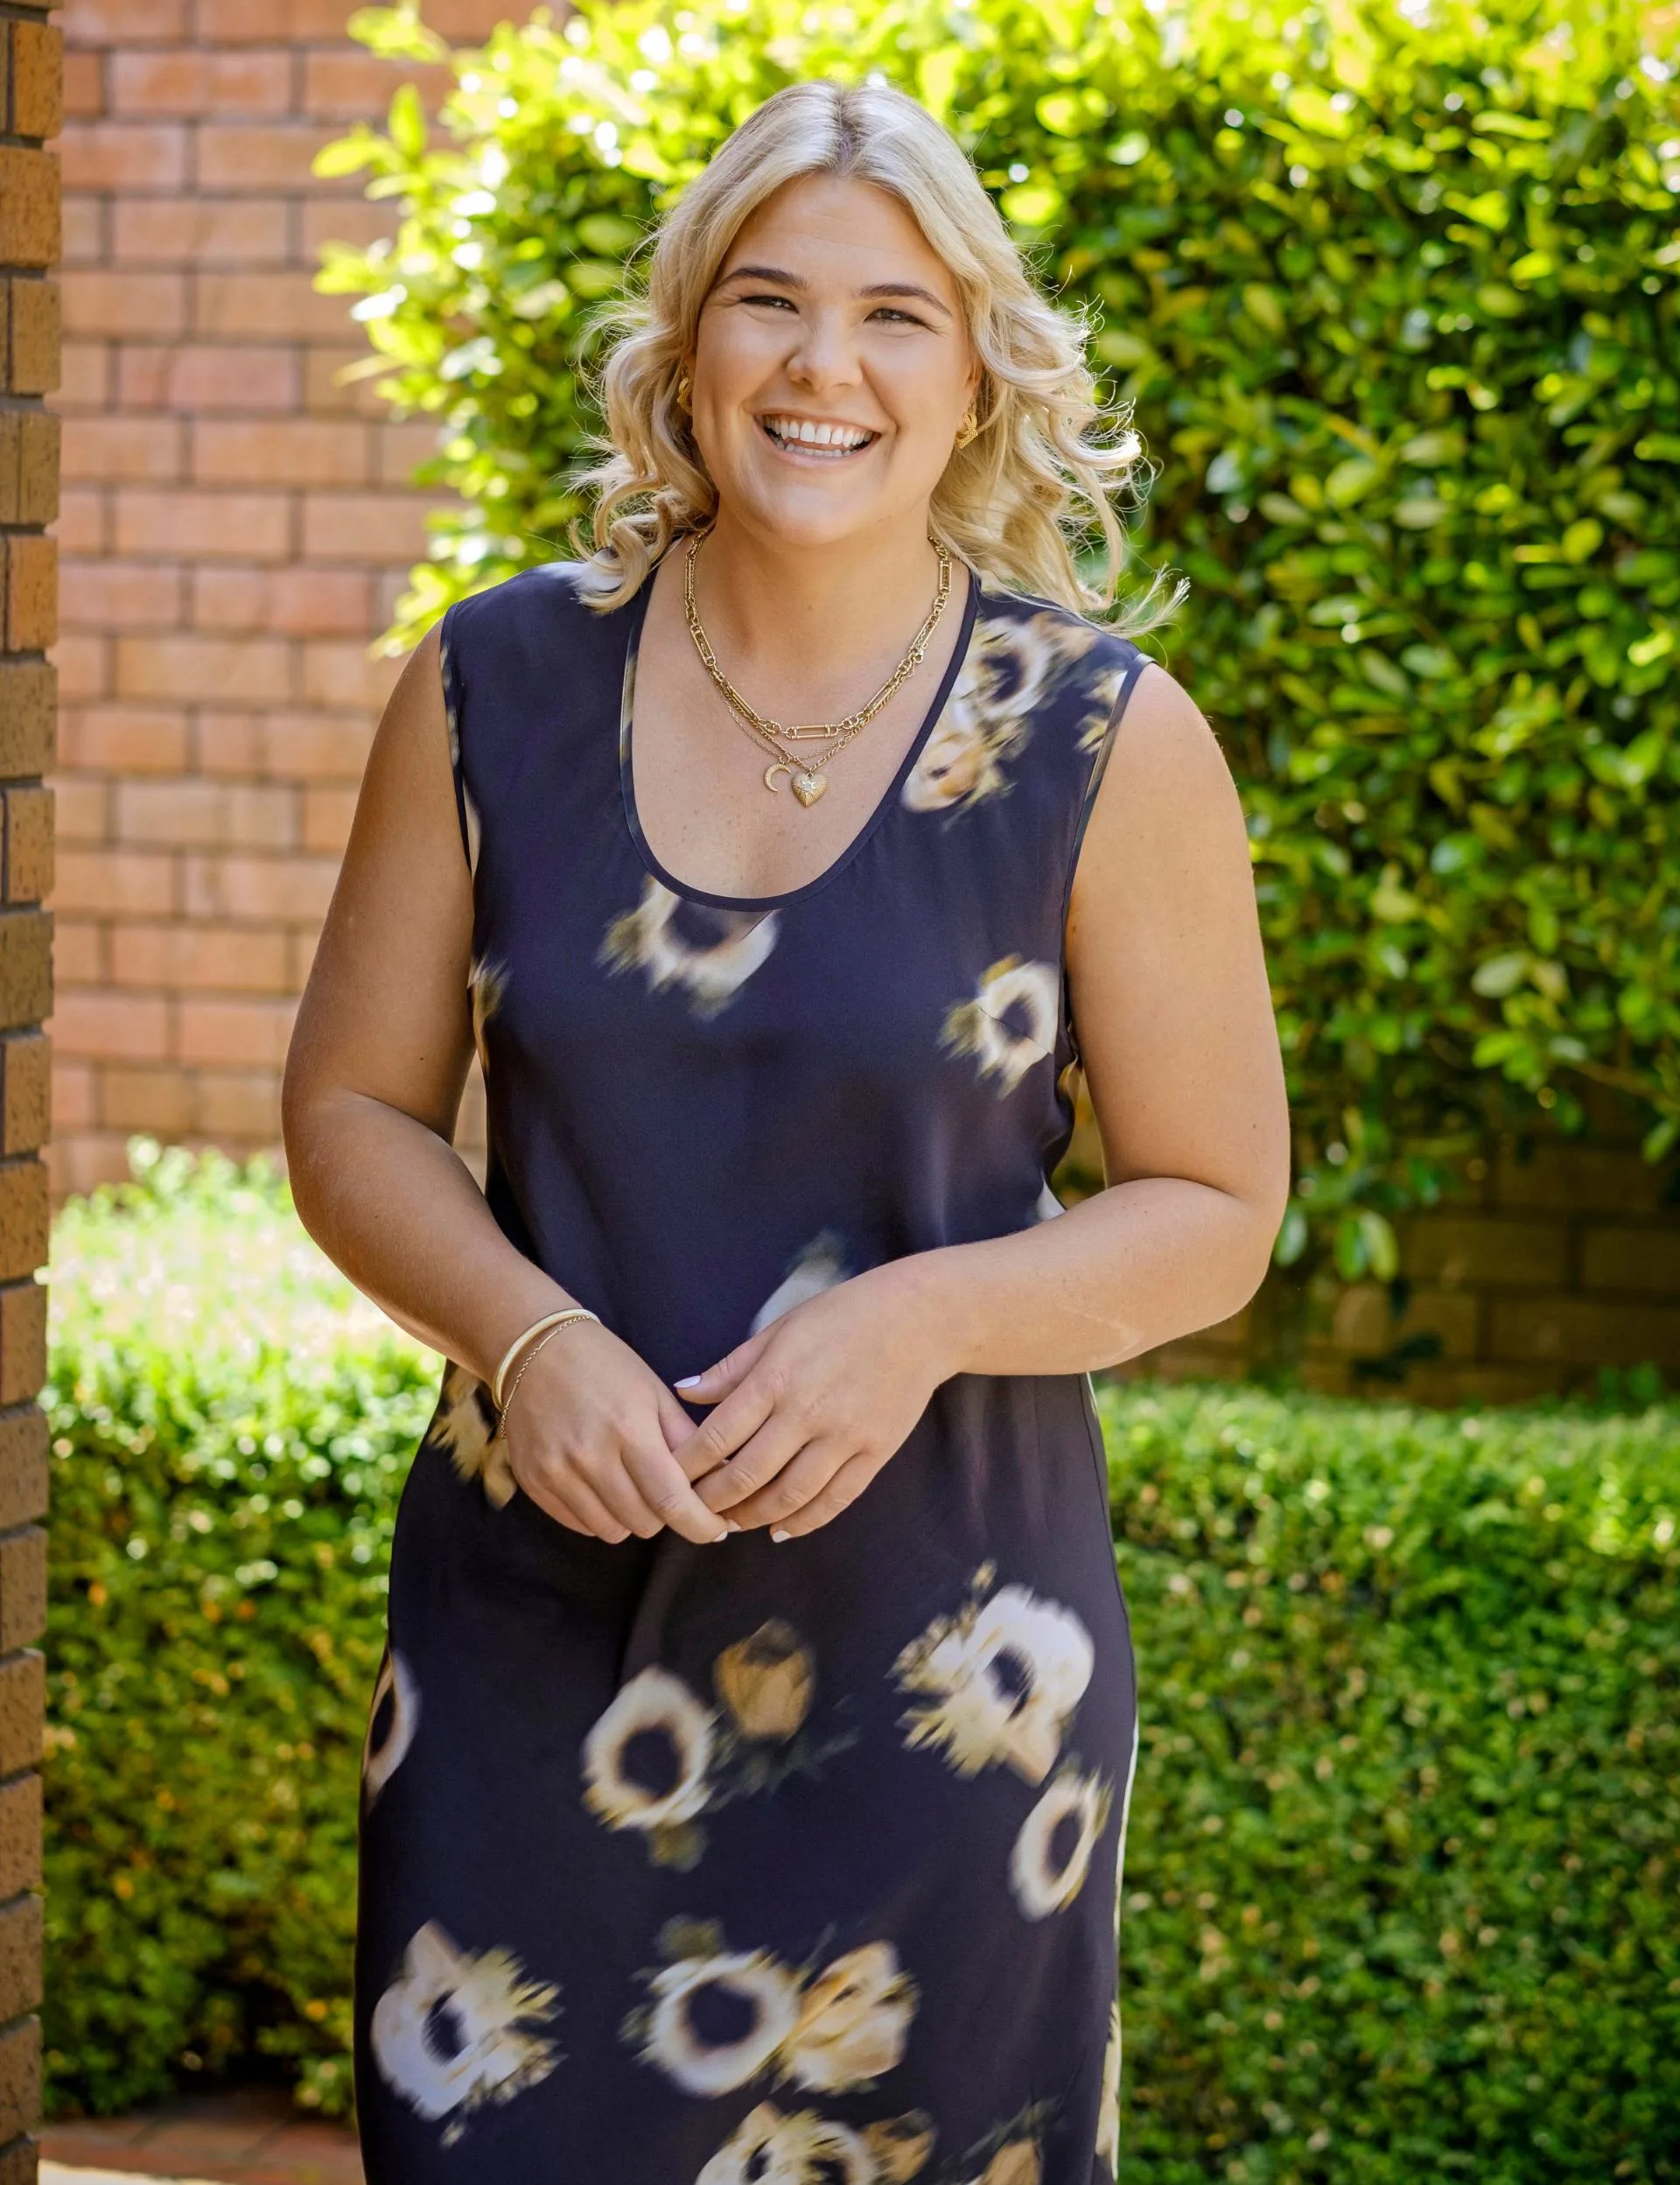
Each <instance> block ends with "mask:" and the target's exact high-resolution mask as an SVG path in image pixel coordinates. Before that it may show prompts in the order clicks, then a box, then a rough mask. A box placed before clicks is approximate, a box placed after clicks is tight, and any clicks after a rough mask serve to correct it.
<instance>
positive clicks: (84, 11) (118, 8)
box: [64, 0, 264, 49]
mask: <svg viewBox="0 0 1680 2185" xmlns="http://www.w3.org/2000/svg"><path fill="white" fill-rule="evenodd" d="M242 4H244V5H245V6H246V7H247V9H248V11H249V0H242ZM186 8H187V0H68V4H67V6H66V10H65V25H64V27H65V35H66V38H68V39H69V40H70V43H71V44H72V45H73V46H93V47H96V48H101V49H103V48H106V47H110V46H169V45H173V44H175V43H176V42H177V41H178V40H179V39H184V38H185V37H186V35H187V21H186ZM263 12H264V11H262V10H261V9H258V10H256V11H255V13H256V15H257V16H259V17H261V16H262V13H263Z"/></svg>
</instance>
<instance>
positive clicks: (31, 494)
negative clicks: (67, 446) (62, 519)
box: [0, 410, 63, 523]
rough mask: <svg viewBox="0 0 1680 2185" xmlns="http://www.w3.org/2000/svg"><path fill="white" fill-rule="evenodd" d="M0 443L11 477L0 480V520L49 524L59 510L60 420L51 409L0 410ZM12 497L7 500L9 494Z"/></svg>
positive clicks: (61, 426)
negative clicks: (9, 411) (5, 452)
mask: <svg viewBox="0 0 1680 2185" xmlns="http://www.w3.org/2000/svg"><path fill="white" fill-rule="evenodd" d="M0 428H3V429H4V431H0V445H5V447H6V451H7V462H8V469H9V472H10V476H9V477H8V478H6V479H0V521H3V522H7V523H51V522H52V520H53V518H54V517H55V516H56V515H58V513H59V436H60V434H61V433H62V431H63V420H62V419H61V418H59V417H55V416H54V415H53V414H52V411H51V410H13V411H12V412H11V414H10V416H7V415H5V414H4V412H0ZM14 494H15V496H16V498H15V500H12V499H11V495H14Z"/></svg>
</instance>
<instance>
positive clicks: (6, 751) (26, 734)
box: [0, 660, 59, 779]
mask: <svg viewBox="0 0 1680 2185" xmlns="http://www.w3.org/2000/svg"><path fill="white" fill-rule="evenodd" d="M58 684H59V679H58V675H57V671H56V670H55V669H54V668H53V666H52V662H51V661H46V660H0V775H4V776H5V777H7V778H8V779H16V778H17V777H18V775H20V774H45V773H46V772H47V770H48V768H49V767H51V766H52V754H53V746H54V744H55V741H56V739H57V731H58V705H59V692H58Z"/></svg>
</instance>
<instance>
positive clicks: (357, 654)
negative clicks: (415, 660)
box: [304, 639, 402, 713]
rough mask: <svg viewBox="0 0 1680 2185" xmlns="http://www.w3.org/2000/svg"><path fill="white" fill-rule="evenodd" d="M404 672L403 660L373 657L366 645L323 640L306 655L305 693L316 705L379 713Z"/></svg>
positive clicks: (310, 648)
mask: <svg viewBox="0 0 1680 2185" xmlns="http://www.w3.org/2000/svg"><path fill="white" fill-rule="evenodd" d="M401 674H402V662H401V661H400V660H386V659H369V657H368V655H367V647H366V645H365V644H361V645H346V644H343V643H340V642H339V641H335V640H325V639H324V640H321V641H318V642H317V643H315V644H312V645H311V646H309V647H308V648H306V649H305V651H304V697H305V698H306V699H308V700H309V701H310V703H311V704H316V705H332V706H357V707H366V708H367V711H370V712H374V713H377V712H378V711H381V708H382V707H383V706H384V704H385V701H386V700H387V699H388V697H389V696H390V694H391V691H392V690H393V688H394V687H395V683H396V679H397V677H398V676H400V675H401Z"/></svg>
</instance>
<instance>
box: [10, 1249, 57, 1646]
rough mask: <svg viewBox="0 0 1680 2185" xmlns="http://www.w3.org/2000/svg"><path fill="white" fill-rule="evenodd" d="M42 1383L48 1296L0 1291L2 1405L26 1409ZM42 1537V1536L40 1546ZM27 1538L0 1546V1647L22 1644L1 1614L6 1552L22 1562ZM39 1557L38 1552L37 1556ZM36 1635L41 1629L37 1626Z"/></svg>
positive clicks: (30, 1288) (35, 1286) (34, 1288)
mask: <svg viewBox="0 0 1680 2185" xmlns="http://www.w3.org/2000/svg"><path fill="white" fill-rule="evenodd" d="M45 1379H46V1291H45V1286H44V1285H42V1284H40V1283H38V1282H20V1283H18V1285H17V1286H16V1287H15V1288H13V1289H8V1290H0V1404H27V1403H30V1402H31V1401H32V1400H33V1398H34V1397H37V1396H38V1395H39V1394H40V1390H41V1383H43V1382H44V1381H45ZM45 1539H46V1536H45V1533H42V1534H41V1535H40V1540H41V1544H42V1547H43V1548H44V1547H45ZM8 1551H11V1557H12V1559H13V1561H14V1564H17V1563H21V1562H22V1561H23V1560H24V1559H25V1557H26V1555H27V1554H28V1553H29V1552H30V1551H31V1538H30V1535H29V1534H27V1533H14V1534H13V1536H12V1537H11V1540H9V1541H0V1648H4V1649H7V1650H9V1649H11V1648H12V1647H14V1646H17V1645H19V1644H26V1643H27V1641H25V1640H23V1639H21V1638H11V1637H10V1636H8V1628H9V1620H8V1617H7V1615H6V1612H5V1604H4V1593H5V1579H6V1563H7V1560H8ZM37 1552H38V1551H37ZM40 1567H41V1596H42V1599H41V1614H42V1619H43V1621H44V1620H45V1591H46V1586H45V1579H46V1557H45V1554H44V1553H41V1554H40ZM23 1593H24V1587H23V1585H22V1583H21V1581H20V1582H19V1583H18V1586H16V1588H15V1592H14V1600H16V1601H17V1602H18V1607H19V1619H18V1621H19V1623H20V1625H22V1626H25V1627H26V1626H27V1623H28V1621H29V1619H28V1618H27V1617H26V1616H25V1615H24V1614H23V1613H22V1601H21V1596H22V1594H23ZM35 1629H36V1631H38V1630H39V1629H40V1624H39V1623H37V1624H36V1626H35Z"/></svg>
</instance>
